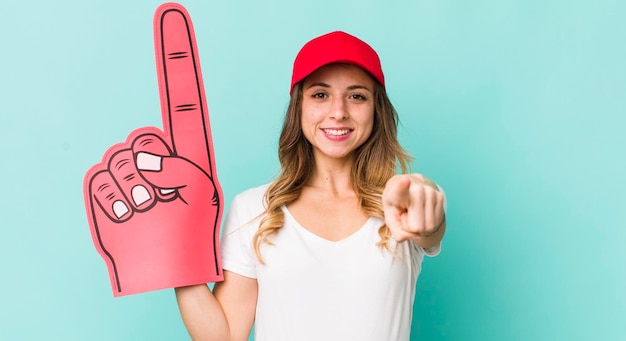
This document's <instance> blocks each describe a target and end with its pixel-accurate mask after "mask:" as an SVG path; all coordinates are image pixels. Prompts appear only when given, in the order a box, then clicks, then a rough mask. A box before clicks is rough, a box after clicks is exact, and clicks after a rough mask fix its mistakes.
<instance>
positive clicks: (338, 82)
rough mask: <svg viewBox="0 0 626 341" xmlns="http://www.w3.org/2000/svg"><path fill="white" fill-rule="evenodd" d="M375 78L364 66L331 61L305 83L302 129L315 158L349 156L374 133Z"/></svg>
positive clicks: (344, 157) (346, 157) (345, 157)
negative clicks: (362, 67) (332, 62)
mask: <svg viewBox="0 0 626 341" xmlns="http://www.w3.org/2000/svg"><path fill="white" fill-rule="evenodd" d="M373 125H374V79H373V78H372V77H371V76H370V75H369V74H368V73H367V72H365V71H363V70H362V69H361V68H359V67H357V66H354V65H348V64H330V65H326V66H324V67H321V68H319V69H318V70H316V71H315V72H313V73H312V74H311V75H309V76H308V77H307V78H306V79H305V81H304V84H303V97H302V132H303V134H304V136H305V137H306V139H307V140H308V141H309V142H310V143H311V145H312V146H313V153H314V156H315V159H316V160H320V158H323V157H329V158H333V159H349V158H352V157H353V156H354V151H355V150H356V149H357V148H358V147H359V146H361V145H362V144H363V143H364V142H365V141H366V140H367V139H368V138H369V136H370V135H371V133H372V127H373Z"/></svg>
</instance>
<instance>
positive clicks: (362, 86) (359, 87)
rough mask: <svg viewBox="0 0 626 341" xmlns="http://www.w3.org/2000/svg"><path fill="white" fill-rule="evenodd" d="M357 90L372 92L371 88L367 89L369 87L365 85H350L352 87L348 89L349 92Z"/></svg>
mask: <svg viewBox="0 0 626 341" xmlns="http://www.w3.org/2000/svg"><path fill="white" fill-rule="evenodd" d="M356 89H364V90H367V91H369V92H372V90H370V88H368V87H367V86H365V85H359V84H355V85H350V86H349V87H348V90H356Z"/></svg>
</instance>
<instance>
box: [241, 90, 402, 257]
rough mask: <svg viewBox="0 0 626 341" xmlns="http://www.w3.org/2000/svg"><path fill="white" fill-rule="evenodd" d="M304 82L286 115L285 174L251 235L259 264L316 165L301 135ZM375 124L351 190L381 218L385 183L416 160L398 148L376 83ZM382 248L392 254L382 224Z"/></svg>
mask: <svg viewBox="0 0 626 341" xmlns="http://www.w3.org/2000/svg"><path fill="white" fill-rule="evenodd" d="M302 83H303V81H301V82H300V83H298V84H296V85H295V86H294V88H293V91H292V94H291V100H290V102H289V106H288V108H287V112H286V114H285V120H284V122H283V127H282V131H281V134H280V139H279V143H278V159H279V161H280V166H281V171H280V174H279V175H278V177H277V179H276V180H275V181H274V182H272V183H271V184H270V186H269V188H268V189H267V191H266V192H265V197H264V200H265V207H266V210H265V213H264V215H263V218H262V219H261V222H260V224H259V229H258V230H257V231H256V233H255V234H254V237H253V246H254V252H255V254H256V256H257V258H258V259H259V261H260V262H261V263H264V259H263V256H262V255H261V251H260V249H261V244H262V243H266V244H269V245H272V242H271V241H270V239H269V237H270V236H272V235H273V234H275V233H277V232H278V230H279V229H280V228H281V227H282V226H283V224H284V221H285V216H284V213H283V211H282V209H281V207H282V206H283V205H289V204H290V203H292V202H294V201H295V200H296V199H298V197H299V196H300V192H301V191H302V188H303V187H304V185H305V184H306V183H307V181H308V180H309V178H310V177H311V174H312V170H313V169H314V166H315V158H314V157H313V148H312V146H311V143H310V142H309V141H308V140H307V139H306V138H305V137H304V134H303V132H302V124H301V118H302V96H303V91H302ZM374 83H375V86H374V125H373V129H372V133H371V135H370V136H369V138H368V139H367V140H366V141H365V142H364V143H363V144H362V145H361V146H359V147H358V148H357V149H356V151H355V162H354V164H353V165H352V187H353V188H354V191H355V193H356V195H357V197H358V198H359V200H360V203H361V208H362V209H363V211H364V212H365V213H366V214H368V215H370V216H374V217H378V218H381V219H383V218H384V216H383V207H382V200H381V199H382V192H383V189H384V188H385V184H386V183H387V181H388V180H389V179H390V178H391V177H392V176H393V175H394V174H395V173H396V169H400V171H401V172H402V173H406V172H407V171H408V170H409V163H410V162H411V160H412V158H411V156H409V154H408V153H407V152H406V151H405V150H404V148H402V146H400V143H399V142H398V137H397V127H398V114H397V112H396V110H395V109H394V107H393V105H392V104H391V101H390V100H389V97H388V96H387V93H386V91H385V89H384V87H383V86H382V85H380V84H379V83H378V82H374ZM378 234H379V236H380V240H379V242H378V243H377V245H378V246H380V247H384V248H385V249H387V250H389V251H391V248H390V246H389V244H388V242H389V239H390V238H391V232H390V230H389V228H388V227H387V225H385V224H383V226H381V227H380V228H379V229H378Z"/></svg>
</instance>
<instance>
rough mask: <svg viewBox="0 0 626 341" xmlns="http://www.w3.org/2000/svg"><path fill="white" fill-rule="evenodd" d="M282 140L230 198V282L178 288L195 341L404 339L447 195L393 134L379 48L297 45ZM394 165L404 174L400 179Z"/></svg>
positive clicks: (226, 246)
mask: <svg viewBox="0 0 626 341" xmlns="http://www.w3.org/2000/svg"><path fill="white" fill-rule="evenodd" d="M290 93H291V101H290V104H289V108H288V110H287V114H286V117H285V121H284V124H283V129H282V133H281V136H280V142H279V150H278V153H279V160H280V163H281V170H282V172H281V173H280V175H279V176H278V178H277V179H276V180H275V181H274V182H272V183H271V184H267V185H263V186H260V187H257V188H253V189H250V190H247V191H245V192H243V193H241V194H239V195H238V196H237V197H236V198H235V199H234V201H233V202H232V204H231V207H230V210H229V213H228V215H227V217H226V220H225V223H224V229H223V232H222V262H223V267H224V270H225V271H224V275H225V280H224V281H223V282H221V283H217V284H216V285H215V287H214V290H213V292H211V291H210V290H209V288H208V287H207V286H206V285H199V286H191V287H184V288H177V289H176V296H177V299H178V303H179V308H180V311H181V315H182V318H183V321H184V323H185V325H186V327H187V330H188V331H189V333H190V335H191V337H192V339H194V340H220V341H223V340H247V339H248V336H249V334H250V332H251V329H252V327H253V325H254V327H255V337H256V339H257V340H271V341H279V340H288V341H295V340H316V341H320V340H325V341H326V340H381V341H389V340H408V339H409V335H410V329H411V320H412V311H413V307H412V306H413V300H414V297H415V286H416V282H417V277H418V275H419V273H420V269H421V262H422V260H423V258H424V255H435V254H437V253H438V252H439V245H440V242H441V239H442V237H443V234H444V231H445V214H444V200H445V198H444V195H443V193H442V191H441V189H440V188H439V187H438V186H437V185H436V184H434V183H433V182H431V181H430V180H428V179H426V178H425V177H423V176H422V175H419V174H406V171H407V168H408V162H409V161H410V158H409V156H408V155H407V154H406V152H405V151H404V150H403V149H402V147H401V146H400V144H399V143H398V140H397V134H396V127H397V114H396V112H395V110H394V108H393V106H392V105H391V103H390V101H389V98H388V97H387V94H386V91H385V80H384V75H383V72H382V68H381V65H380V61H379V58H378V55H377V53H376V52H375V51H374V50H373V49H372V48H371V47H370V46H369V45H368V44H367V43H365V42H363V41H362V40H360V39H358V38H356V37H354V36H352V35H349V34H347V33H344V32H331V33H328V34H325V35H323V36H320V37H317V38H315V39H313V40H311V41H309V42H308V43H307V44H305V45H304V46H303V47H302V49H301V50H300V52H299V53H298V55H297V57H296V60H295V63H294V68H293V76H292V84H291V90H290ZM396 169H400V170H401V172H402V173H403V174H399V175H395V172H396Z"/></svg>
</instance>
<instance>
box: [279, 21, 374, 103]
mask: <svg viewBox="0 0 626 341" xmlns="http://www.w3.org/2000/svg"><path fill="white" fill-rule="evenodd" d="M331 63H346V64H353V65H356V66H359V67H361V68H362V69H364V70H365V71H367V72H369V74H370V75H371V76H372V77H374V79H376V80H377V81H378V82H379V83H380V84H381V85H382V86H383V87H384V86H385V75H383V69H382V67H381V66H380V59H379V58H378V54H377V53H376V51H374V49H373V48H372V47H371V46H369V45H368V44H367V43H366V42H364V41H362V40H361V39H359V38H357V37H355V36H353V35H350V34H348V33H345V32H341V31H335V32H331V33H327V34H324V35H322V36H319V37H317V38H314V39H313V40H311V41H309V42H308V43H306V44H304V46H303V47H302V49H300V52H298V55H297V56H296V60H295V61H294V63H293V74H292V75H291V88H290V89H289V94H291V91H292V90H293V87H294V85H296V84H297V83H298V82H300V81H301V80H303V79H304V78H306V77H307V76H308V75H310V74H311V73H312V72H313V71H315V70H317V69H319V68H320V67H322V66H324V65H327V64H331Z"/></svg>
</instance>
